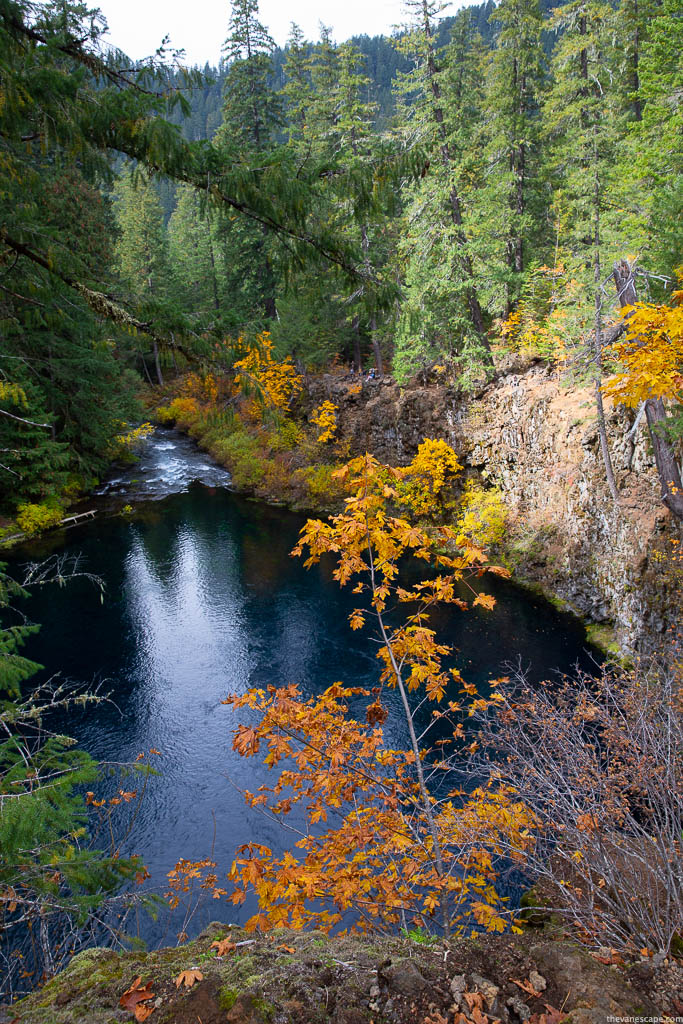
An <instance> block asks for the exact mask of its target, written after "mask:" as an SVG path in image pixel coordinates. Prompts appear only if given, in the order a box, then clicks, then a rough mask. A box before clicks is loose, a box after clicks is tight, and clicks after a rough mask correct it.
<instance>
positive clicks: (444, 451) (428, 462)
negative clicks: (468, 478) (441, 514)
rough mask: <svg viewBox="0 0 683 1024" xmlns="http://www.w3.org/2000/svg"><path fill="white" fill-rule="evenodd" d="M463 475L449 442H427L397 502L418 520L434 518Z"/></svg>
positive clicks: (401, 486)
mask: <svg viewBox="0 0 683 1024" xmlns="http://www.w3.org/2000/svg"><path fill="white" fill-rule="evenodd" d="M461 471H462V466H461V465H460V463H459V462H458V456H457V455H456V454H455V452H454V451H453V449H452V448H451V446H450V445H449V444H448V443H447V442H446V441H435V440H433V439H432V438H425V440H424V441H423V442H422V444H421V445H420V447H419V448H418V450H417V454H416V456H415V458H414V459H413V461H412V462H411V463H410V465H409V466H407V467H406V469H405V471H404V477H403V480H402V481H401V482H400V483H399V484H398V486H397V491H398V500H399V502H400V503H401V504H403V505H408V507H409V508H410V509H411V511H412V512H413V513H414V514H415V515H417V516H427V515H433V514H434V513H435V512H438V511H439V510H440V509H442V508H443V507H444V506H445V504H446V503H445V502H444V498H445V496H446V492H447V491H448V489H449V487H450V485H451V484H452V482H453V481H454V479H455V477H456V476H457V475H458V473H460V472H461Z"/></svg>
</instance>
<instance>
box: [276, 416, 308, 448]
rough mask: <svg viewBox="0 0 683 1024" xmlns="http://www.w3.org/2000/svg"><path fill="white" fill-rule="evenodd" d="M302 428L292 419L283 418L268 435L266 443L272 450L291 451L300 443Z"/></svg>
mask: <svg viewBox="0 0 683 1024" xmlns="http://www.w3.org/2000/svg"><path fill="white" fill-rule="evenodd" d="M301 438H302V430H301V427H299V426H298V424H296V423H295V422H294V420H289V419H283V420H281V422H280V423H279V424H278V426H277V429H276V430H275V431H274V432H273V433H272V434H270V435H269V437H268V443H269V445H270V448H271V450H272V451H274V452H282V451H291V450H292V448H296V447H298V445H299V444H300V443H301Z"/></svg>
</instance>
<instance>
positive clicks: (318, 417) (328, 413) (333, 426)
mask: <svg viewBox="0 0 683 1024" xmlns="http://www.w3.org/2000/svg"><path fill="white" fill-rule="evenodd" d="M337 412H338V409H337V406H336V405H335V404H334V402H330V401H325V402H322V403H321V404H320V405H319V406H317V408H315V409H314V410H313V412H312V413H311V423H314V424H315V426H316V427H317V428H318V436H317V438H316V441H318V443H319V444H325V442H326V441H331V440H332V438H333V437H334V435H335V432H336V430H337Z"/></svg>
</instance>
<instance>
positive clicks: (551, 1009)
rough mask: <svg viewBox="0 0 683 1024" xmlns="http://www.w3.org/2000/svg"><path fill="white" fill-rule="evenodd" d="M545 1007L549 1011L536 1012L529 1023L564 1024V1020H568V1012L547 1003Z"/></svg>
mask: <svg viewBox="0 0 683 1024" xmlns="http://www.w3.org/2000/svg"><path fill="white" fill-rule="evenodd" d="M545 1008H546V1010H547V1013H535V1014H534V1015H533V1017H532V1018H531V1020H530V1021H529V1024H562V1021H564V1020H567V1014H566V1013H565V1012H564V1011H563V1010H558V1009H557V1007H556V1006H550V1005H549V1004H548V1003H546V1004H545Z"/></svg>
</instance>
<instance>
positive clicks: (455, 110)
mask: <svg viewBox="0 0 683 1024" xmlns="http://www.w3.org/2000/svg"><path fill="white" fill-rule="evenodd" d="M407 6H408V8H409V10H410V11H411V12H412V14H413V23H412V25H411V31H410V32H409V33H408V34H407V35H406V36H405V37H404V39H403V40H401V41H400V44H399V45H400V46H401V49H402V51H403V52H406V53H409V54H411V55H412V59H413V62H414V69H413V71H412V72H411V73H410V74H408V75H404V76H400V78H399V88H400V92H401V93H402V94H403V106H402V110H403V118H404V124H403V127H402V129H401V132H402V135H403V137H404V138H405V139H410V140H413V141H416V142H418V143H419V144H420V145H422V146H424V147H425V149H426V150H427V151H428V153H429V154H430V161H431V162H430V167H429V173H428V174H426V175H425V176H424V178H423V180H422V181H421V182H420V183H419V184H417V185H415V186H414V187H413V189H412V194H411V196H410V205H409V208H408V211H407V221H408V229H407V231H406V232H405V235H404V241H403V246H402V248H403V254H404V255H403V258H404V260H405V265H406V270H405V275H406V286H407V291H408V300H407V302H406V303H405V304H404V307H403V310H402V314H401V321H400V323H399V328H398V335H397V368H398V371H399V373H400V374H402V375H405V374H407V373H410V372H411V371H415V370H416V369H418V368H419V367H420V365H424V364H428V363H430V362H433V361H435V360H437V359H440V358H442V357H443V356H447V357H448V356H455V355H457V354H462V353H463V352H467V353H468V356H467V360H468V361H469V362H471V363H472V364H476V363H479V365H482V364H484V365H490V362H491V350H490V344H489V340H488V337H487V331H486V326H485V322H484V313H483V311H482V306H481V302H480V298H479V291H478V286H477V282H476V280H475V268H474V263H473V250H472V238H471V232H469V225H468V220H467V211H466V209H465V204H464V202H463V193H462V187H461V186H462V182H461V180H460V173H459V172H460V170H461V167H462V164H461V161H462V160H463V158H465V159H467V158H468V157H469V153H467V152H466V147H465V146H464V144H463V143H464V141H465V140H464V138H463V133H469V131H470V130H471V128H472V122H473V112H472V110H471V97H470V92H471V91H472V90H473V91H474V93H475V94H476V93H477V91H478V88H479V86H478V82H479V81H480V79H481V68H480V67H479V64H478V58H477V56H476V48H477V45H478V43H477V40H478V37H477V36H476V33H475V32H474V30H473V26H472V24H471V22H470V19H469V15H468V13H467V12H461V15H459V18H458V22H459V24H458V27H457V29H456V46H457V48H458V50H459V51H460V57H461V60H460V61H459V63H458V71H459V72H460V73H459V75H458V77H457V79H456V89H455V90H450V91H447V88H448V84H449V81H448V78H449V76H448V74H447V64H446V62H445V59H444V55H443V54H440V53H439V52H438V50H437V47H436V44H435V33H434V20H435V18H436V17H437V15H438V14H439V13H440V12H441V10H443V5H442V4H440V3H438V2H437V0H409V2H408V4H407ZM470 57H472V59H470ZM462 58H464V60H463V59H462ZM463 75H464V76H465V77H464V78H463ZM466 107H468V108H469V109H468V111H467V114H466V116H465V117H464V118H463V117H462V114H463V112H464V111H465V108H466Z"/></svg>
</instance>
